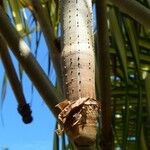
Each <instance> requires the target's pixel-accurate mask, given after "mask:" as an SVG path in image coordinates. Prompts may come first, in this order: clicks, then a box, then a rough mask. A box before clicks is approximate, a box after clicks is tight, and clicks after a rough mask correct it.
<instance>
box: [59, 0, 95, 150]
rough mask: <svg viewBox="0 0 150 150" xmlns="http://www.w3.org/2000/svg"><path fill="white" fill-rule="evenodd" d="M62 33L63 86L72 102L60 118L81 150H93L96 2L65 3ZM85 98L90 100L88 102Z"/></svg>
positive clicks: (83, 0) (67, 1) (62, 14)
mask: <svg viewBox="0 0 150 150" xmlns="http://www.w3.org/2000/svg"><path fill="white" fill-rule="evenodd" d="M61 30H62V33H61V34H62V40H61V41H62V54H61V62H62V72H63V73H62V74H63V81H64V84H63V85H64V93H65V97H66V99H67V100H68V101H70V102H69V103H68V106H67V107H64V106H63V105H66V102H64V103H63V105H61V104H59V105H60V106H62V107H60V108H61V109H62V110H63V111H62V113H61V114H60V115H59V118H61V119H60V120H61V121H62V122H65V119H66V122H65V123H64V124H65V125H66V126H67V127H68V126H69V129H70V130H69V132H71V137H72V138H73V140H74V143H75V144H76V145H77V147H78V149H82V148H79V147H80V146H81V147H83V149H89V146H90V145H92V144H93V143H94V142H95V139H96V117H97V104H96V103H97V102H96V101H94V100H95V98H96V96H95V56H94V47H93V45H94V43H93V41H94V40H93V20H92V1H91V0H61ZM84 98H89V99H88V102H87V101H86V100H85V99H84ZM81 99H82V100H81ZM74 101H76V102H77V105H78V103H80V102H81V101H83V103H82V104H80V106H76V105H75V104H72V105H71V104H70V103H73V102H74ZM85 101H86V102H85ZM93 101H94V102H93ZM82 105H83V106H82ZM74 106H75V108H74ZM95 106H96V107H95ZM68 109H69V111H68ZM77 109H78V110H77ZM71 111H72V112H71ZM66 114H67V115H68V116H67V115H66ZM66 116H67V117H66ZM81 116H82V117H81ZM65 117H66V118H65ZM73 117H74V118H75V121H72V120H74V118H73ZM80 117H81V118H82V119H81V118H80ZM64 118H65V119H64ZM72 122H73V123H74V122H75V123H74V124H75V125H72V124H73V123H72ZM68 124H70V125H68ZM88 145H89V146H88Z"/></svg>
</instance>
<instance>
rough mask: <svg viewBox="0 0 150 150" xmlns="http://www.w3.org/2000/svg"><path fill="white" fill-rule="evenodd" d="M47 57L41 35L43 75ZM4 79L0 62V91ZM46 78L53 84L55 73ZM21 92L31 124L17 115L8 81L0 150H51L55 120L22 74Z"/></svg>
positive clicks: (33, 47)
mask: <svg viewBox="0 0 150 150" xmlns="http://www.w3.org/2000/svg"><path fill="white" fill-rule="evenodd" d="M93 12H94V15H93V17H94V19H93V21H94V22H93V24H94V31H95V30H96V15H95V5H94V6H93ZM27 14H28V12H27ZM28 16H29V15H28ZM33 36H35V35H33ZM33 39H34V40H33V41H32V48H31V49H32V50H34V49H35V43H34V42H35V37H34V38H33ZM11 56H12V58H13V63H14V64H15V67H18V62H17V60H16V59H15V57H14V56H13V54H12V53H11ZM47 56H48V51H47V47H46V45H45V40H44V38H43V36H41V41H40V45H39V48H38V57H37V59H38V62H39V64H40V65H41V66H42V68H43V69H44V70H45V72H47V67H48V66H47V64H48V63H47V62H48V59H47V58H48V57H47ZM3 76H4V68H3V66H2V62H1V60H0V92H1V86H2V82H3ZM49 78H50V79H51V80H52V81H53V82H55V73H54V71H53V69H51V71H50V76H49ZM23 90H24V94H25V97H26V100H27V102H28V103H29V104H30V105H31V109H32V116H33V122H32V123H31V124H28V125H26V124H24V123H23V122H22V119H21V117H20V115H19V114H18V112H17V102H16V98H15V97H14V94H13V92H12V89H11V87H10V84H9V82H8V84H7V93H6V97H5V101H4V104H3V107H2V110H0V150H2V149H3V148H6V147H8V148H9V150H52V149H53V134H54V130H55V124H56V121H55V118H54V116H53V114H52V113H51V111H50V110H49V109H48V107H47V106H46V104H45V103H44V101H43V99H42V98H41V97H40V95H39V94H38V92H37V91H36V89H35V88H34V93H33V94H31V93H32V92H31V82H30V80H29V78H28V77H27V75H26V74H25V73H24V74H23ZM0 94H1V93H0ZM1 116H2V117H1Z"/></svg>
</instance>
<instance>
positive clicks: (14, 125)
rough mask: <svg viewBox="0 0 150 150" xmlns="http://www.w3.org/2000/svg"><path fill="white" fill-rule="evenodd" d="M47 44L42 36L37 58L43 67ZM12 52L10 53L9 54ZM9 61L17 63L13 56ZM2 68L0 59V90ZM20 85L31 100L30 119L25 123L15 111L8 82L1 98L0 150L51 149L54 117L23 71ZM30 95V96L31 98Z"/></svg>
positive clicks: (45, 61) (29, 100) (13, 99)
mask: <svg viewBox="0 0 150 150" xmlns="http://www.w3.org/2000/svg"><path fill="white" fill-rule="evenodd" d="M47 53H48V52H47V47H46V45H45V42H44V39H43V37H42V39H41V44H40V47H39V49H38V60H39V63H40V64H41V66H42V67H43V68H44V70H45V71H47ZM12 56H13V55H12ZM13 62H14V64H15V66H16V67H17V66H18V64H17V61H16V59H15V58H14V57H13ZM3 75H4V69H3V66H2V62H1V60H0V92H1V86H2V80H3ZM50 77H51V79H52V80H53V81H54V80H55V74H54V72H53V71H51V76H50ZM23 89H24V93H25V97H26V100H27V101H28V103H30V104H31V109H32V114H33V118H34V120H33V122H32V123H31V124H29V125H25V124H24V123H23V122H22V120H21V117H20V115H19V114H18V112H17V102H16V99H15V97H14V94H13V92H12V90H11V87H10V84H9V82H8V86H7V95H6V98H5V101H4V105H3V109H2V110H0V114H2V117H3V121H4V125H3V123H2V121H0V150H1V149H2V148H4V147H8V148H9V150H48V149H49V150H52V149H53V148H52V145H53V133H54V130H55V129H54V128H55V119H54V116H53V114H52V113H51V112H50V110H49V109H48V107H47V106H46V105H45V103H44V101H43V100H42V98H41V97H40V95H39V94H38V92H37V91H36V90H34V93H33V95H32V94H31V82H30V80H29V79H28V77H27V76H26V75H25V73H24V75H23ZM32 97H33V100H31V99H32Z"/></svg>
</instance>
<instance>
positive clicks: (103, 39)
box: [96, 0, 113, 150]
mask: <svg viewBox="0 0 150 150" xmlns="http://www.w3.org/2000/svg"><path fill="white" fill-rule="evenodd" d="M96 16H97V33H98V34H97V45H98V48H97V54H98V61H99V68H98V69H99V73H100V89H101V92H100V93H101V99H102V101H101V104H102V106H101V109H102V110H101V111H102V139H101V140H102V149H103V150H112V149H113V134H112V127H111V107H110V105H111V102H110V100H111V89H110V87H111V84H110V83H111V82H110V63H109V60H110V58H109V39H108V29H107V17H106V0H100V1H99V0H97V1H96Z"/></svg>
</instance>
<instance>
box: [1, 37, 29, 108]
mask: <svg viewBox="0 0 150 150" xmlns="http://www.w3.org/2000/svg"><path fill="white" fill-rule="evenodd" d="M0 54H1V59H2V62H3V65H4V68H5V71H6V74H7V77H8V79H9V81H10V84H11V87H12V89H13V92H14V94H15V97H16V100H17V102H18V104H19V105H25V104H26V100H25V97H24V94H23V90H22V86H21V83H20V81H19V79H18V76H17V73H16V70H15V67H14V65H13V63H12V60H11V57H10V54H9V52H8V49H7V44H6V42H5V40H4V38H3V37H2V36H1V35H0Z"/></svg>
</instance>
